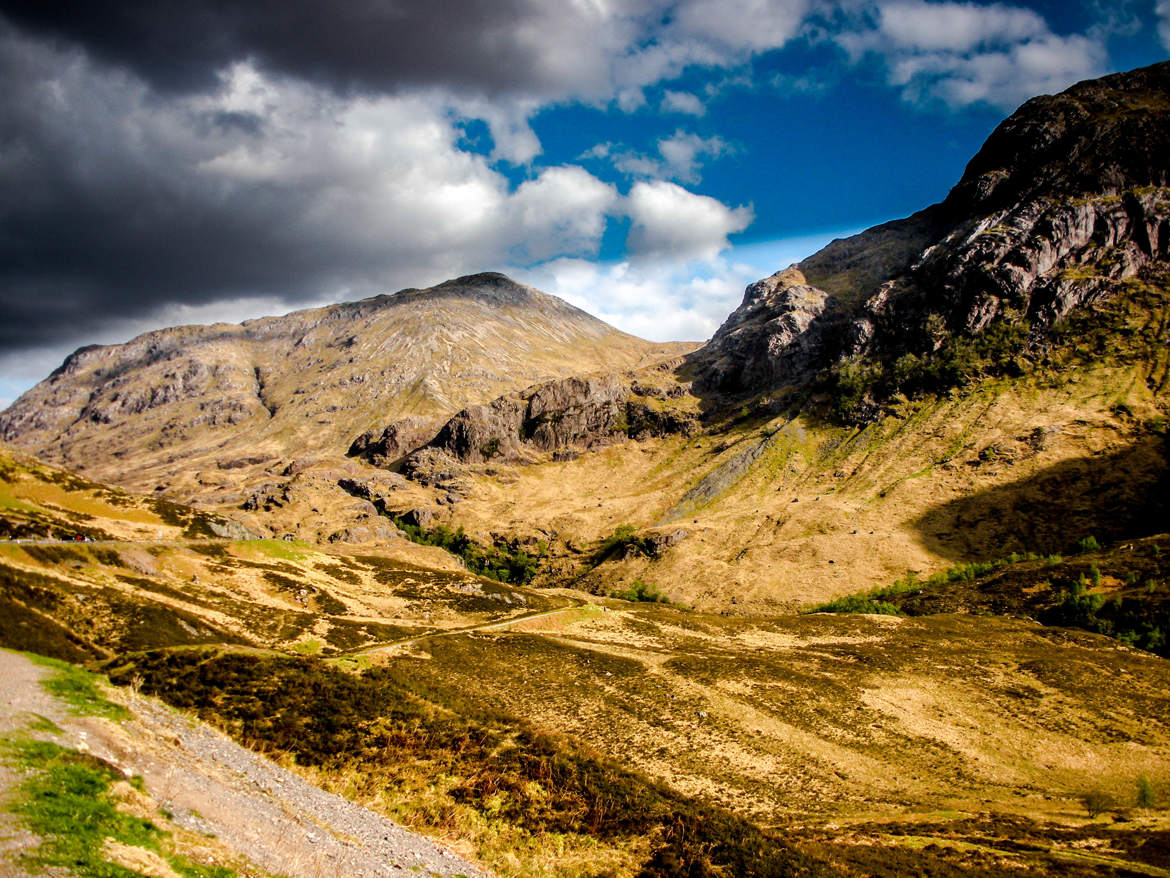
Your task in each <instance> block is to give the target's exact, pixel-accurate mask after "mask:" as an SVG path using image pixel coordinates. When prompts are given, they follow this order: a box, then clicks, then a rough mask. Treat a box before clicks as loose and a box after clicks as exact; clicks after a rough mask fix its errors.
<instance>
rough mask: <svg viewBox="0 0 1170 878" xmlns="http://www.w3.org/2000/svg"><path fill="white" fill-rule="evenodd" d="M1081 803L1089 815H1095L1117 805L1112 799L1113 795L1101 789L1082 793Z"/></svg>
mask: <svg viewBox="0 0 1170 878" xmlns="http://www.w3.org/2000/svg"><path fill="white" fill-rule="evenodd" d="M1081 804H1082V805H1084V806H1085V810H1086V811H1087V812H1089V816H1090V817H1097V816H1098V815H1100V814H1104V813H1105V812H1106V811H1112V810H1113V809H1114V808H1116V807H1117V803H1116V802H1114V801H1113V796H1111V795H1109V793H1106V792H1103V791H1102V790H1091V791H1089V792H1087V793H1084V794H1082V795H1081Z"/></svg>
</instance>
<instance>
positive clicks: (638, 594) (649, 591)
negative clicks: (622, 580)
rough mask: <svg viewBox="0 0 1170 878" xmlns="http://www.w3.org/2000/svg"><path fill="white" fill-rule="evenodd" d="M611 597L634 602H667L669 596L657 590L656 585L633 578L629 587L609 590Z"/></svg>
mask: <svg viewBox="0 0 1170 878" xmlns="http://www.w3.org/2000/svg"><path fill="white" fill-rule="evenodd" d="M609 596H610V597H611V598H617V599H618V600H622V601H633V602H635V603H648V604H669V603H671V600H670V598H668V597H667V596H666V595H664V594H663V593H662V592H661V591H659V590H658V586H656V585H652V584H650V583H648V582H643V581H642V580H640V579H635V580H634V581H633V583H631V584H630V587H629V588H626V589H621V590H618V591H613V592H610V595H609Z"/></svg>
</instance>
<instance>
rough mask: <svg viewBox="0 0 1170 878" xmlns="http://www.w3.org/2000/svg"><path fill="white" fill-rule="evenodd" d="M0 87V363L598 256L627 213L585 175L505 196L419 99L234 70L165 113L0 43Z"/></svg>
mask: <svg viewBox="0 0 1170 878" xmlns="http://www.w3.org/2000/svg"><path fill="white" fill-rule="evenodd" d="M0 77H2V78H3V80H4V82H5V83H6V88H5V89H4V90H2V91H0V130H3V131H4V132H5V133H6V140H5V142H4V146H3V149H2V150H0V311H2V315H3V318H4V319H3V325H2V326H0V348H3V349H13V348H22V349H23V348H29V347H32V346H36V345H40V344H45V343H54V342H57V341H59V340H62V339H67V338H68V339H72V338H74V337H76V336H83V337H85V336H90V337H92V336H95V335H101V334H103V333H105V332H106V330H107V329H109V328H110V327H124V326H126V325H127V324H126V323H125V321H127V320H131V321H132V320H134V319H137V318H141V317H143V316H144V315H159V314H162V313H164V312H165V309H166V308H167V307H168V306H177V305H179V304H180V303H182V304H186V305H189V306H194V307H201V306H205V305H208V306H209V305H212V304H214V303H231V302H239V301H254V300H265V301H267V300H276V301H279V302H280V303H282V305H283V306H284V310H288V309H289V308H291V307H294V306H296V305H298V304H301V303H306V302H317V301H321V300H322V299H324V298H329V297H335V298H341V297H345V298H358V297H361V296H364V295H370V294H373V293H376V292H384V291H387V290H394V289H400V288H402V287H406V286H422V285H425V284H427V283H431V282H437V281H440V280H443V279H445V278H447V277H451V276H455V275H457V274H460V273H466V272H468V271H475V270H483V269H485V268H487V267H498V266H501V265H502V264H504V263H505V262H506V261H508V260H510V259H513V260H514V259H517V258H520V257H523V258H525V259H531V260H538V259H549V258H553V257H555V256H558V255H562V256H563V255H584V254H589V253H595V252H596V250H597V247H598V244H599V242H600V239H601V235H602V234H603V232H604V229H605V217H606V215H607V213H612V212H614V211H620V210H621V209H622V207H621V205H620V204H619V200H620V199H619V196H618V193H617V192H616V190H615V189H614V188H613V187H612V186H610V185H609V184H606V183H603V182H602V181H600V180H598V179H597V178H596V177H594V176H593V175H592V174H590V173H588V172H587V171H585V170H584V169H582V168H580V167H555V168H547V169H544V170H542V171H540V172H539V173H538V174H537V175H536V176H535V177H534V178H533V179H531V180H529V181H527V182H525V183H523V184H522V185H520V186H519V187H517V188H515V189H513V188H512V187H511V186H510V185H509V183H508V180H507V179H506V178H505V177H504V176H503V175H502V174H500V173H499V172H498V171H496V170H494V169H493V168H492V167H491V165H490V163H489V160H488V159H487V158H485V157H483V156H478V155H474V154H471V153H467V152H463V151H461V150H460V149H459V148H458V142H459V137H460V129H459V128H458V126H457V125H456V124H455V118H454V117H453V115H452V113H451V111H450V110H449V108H448V107H446V106H445V105H444V104H443V103H442V102H441V101H439V100H437V99H436V98H435V97H434V96H433V95H430V94H424V93H419V94H411V95H406V94H404V95H397V96H362V95H355V96H339V95H336V94H333V93H332V92H329V91H323V90H321V89H319V88H316V87H315V86H313V85H311V84H308V83H305V82H302V81H299V80H292V79H281V78H274V77H272V76H270V75H267V74H264V73H263V72H261V71H258V70H256V69H255V68H252V67H251V66H250V65H247V64H236V65H234V66H233V67H232V68H230V69H229V70H227V71H225V72H224V73H223V75H222V77H221V85H220V88H219V90H218V91H217V92H215V93H212V94H190V95H184V96H172V97H171V98H169V99H167V100H160V99H158V97H157V96H156V95H155V93H154V92H152V91H151V90H150V89H149V88H148V87H146V85H145V84H143V83H141V82H140V81H139V80H137V79H136V78H135V77H133V76H131V75H130V74H126V73H121V74H119V73H112V72H111V71H109V70H108V69H103V68H101V67H100V66H98V65H95V64H94V62H92V61H90V60H89V59H87V58H86V57H85V56H84V55H83V54H81V53H79V52H77V51H76V50H67V49H66V50H62V49H54V48H50V47H47V46H45V45H42V44H39V43H36V42H32V41H28V40H25V39H21V38H20V37H18V36H17V35H15V34H13V33H11V32H8V33H0ZM160 309H163V310H160ZM86 340H89V339H88V338H87V339H86Z"/></svg>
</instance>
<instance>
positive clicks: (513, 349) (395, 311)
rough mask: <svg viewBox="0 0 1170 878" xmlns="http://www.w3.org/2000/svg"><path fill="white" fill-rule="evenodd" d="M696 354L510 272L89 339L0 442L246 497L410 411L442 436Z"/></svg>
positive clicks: (200, 492)
mask: <svg viewBox="0 0 1170 878" xmlns="http://www.w3.org/2000/svg"><path fill="white" fill-rule="evenodd" d="M688 349H689V347H688V346H686V345H681V346H680V345H673V346H672V345H665V346H663V345H656V344H652V343H649V342H645V341H642V340H640V339H637V338H634V337H632V336H629V335H626V334H624V333H621V332H618V331H617V330H615V329H613V328H612V327H610V326H608V325H606V324H604V323H602V322H601V321H599V320H596V319H595V318H593V317H590V316H589V315H588V314H586V313H585V312H583V311H580V310H579V309H577V308H574V307H572V306H571V305H568V304H567V303H565V302H563V301H561V300H559V299H557V298H555V297H553V296H549V295H546V294H544V293H541V292H540V291H538V290H535V289H532V288H531V287H526V286H523V285H521V284H517V283H515V282H513V281H511V280H510V279H508V278H506V277H504V276H503V275H499V274H480V275H472V276H468V277H463V278H459V279H457V280H452V281H448V282H446V283H443V284H440V285H438V286H436V287H433V288H431V289H427V290H403V291H401V292H399V293H395V294H394V295H385V296H377V297H375V298H372V299H366V300H363V301H360V302H352V303H345V304H339V305H330V306H327V307H324V308H316V309H312V310H308V311H298V312H295V313H293V314H288V315H286V316H284V317H271V318H264V319H259V320H249V321H247V322H245V323H243V324H240V325H238V326H229V325H226V324H220V325H215V326H183V327H176V328H173V329H165V330H160V331H157V332H150V333H146V334H145V335H142V336H140V337H138V338H136V339H134V340H133V341H130V342H128V343H126V344H121V345H111V346H104V347H89V348H82V349H81V350H78V351H77V352H75V353H74V354H72V355H71V356H70V357H69V358H68V359H67V360H66V361H65V362H64V363H63V364H62V365H61V367H60V368H59V369H58V370H57V371H55V372H54V373H53V374H52V375H51V376H49V377H48V378H47V379H45V381H43V382H41V383H40V384H38V385H37V386H36V387H34V388H33V389H32V390H30V391H29V392H28V393H26V394H24V395H23V396H22V397H21V398H20V399H18V400H17V401H16V402H15V403H14V404H13V405H12V406H11V407H10V408H9V409H8V410H7V411H6V412H4V413H3V415H0V437H3V438H4V439H5V441H7V442H9V443H11V444H13V445H15V446H16V447H18V448H20V449H22V450H25V451H29V452H31V453H34V454H36V455H38V456H40V457H41V458H42V459H45V460H47V461H50V462H53V463H58V464H61V465H64V466H67V467H70V468H72V469H74V470H77V471H80V472H84V473H86V474H88V475H90V476H92V477H95V478H100V479H105V480H108V481H113V482H117V483H119V484H122V485H124V486H126V487H132V488H135V489H140V490H143V489H144V490H154V489H155V488H156V487H157V486H161V487H162V489H164V490H165V491H166V492H167V493H168V496H172V497H176V498H182V499H191V498H195V497H198V498H200V499H203V500H205V501H206V500H208V499H209V497H212V495H215V494H216V493H217V491H218V493H219V494H228V495H230V494H239V495H240V497H239V499H240V500H242V499H243V497H244V496H246V492H244V490H243V488H242V487H241V486H247V485H253V486H254V483H255V482H257V481H263V480H264V478H265V472H266V469H268V468H272V467H273V466H275V469H276V470H280V469H283V468H284V467H285V466H286V465H287V464H288V463H289V462H290V461H291V460H293V459H294V458H298V459H301V460H312V459H313V458H315V457H326V458H329V457H333V458H335V459H341V458H342V454H343V452H344V451H345V450H346V449H347V448H348V447H349V446H350V444H351V443H352V442H353V441H354V439H355V438H356V437H357V436H359V435H360V434H361V433H363V432H364V431H366V430H368V429H369V428H370V427H372V426H375V425H384V424H385V423H387V422H388V421H392V420H399V419H403V418H407V417H414V418H417V419H420V420H421V421H422V422H423V423H424V424H425V423H428V422H429V421H431V420H433V419H437V423H436V424H435V430H436V431H437V429H438V426H440V425H441V424H442V421H444V420H446V418H448V417H450V416H451V415H452V414H454V413H455V412H456V411H458V410H459V409H461V408H463V407H465V406H467V405H469V404H473V403H479V402H486V401H490V400H491V399H493V398H495V397H497V396H499V395H500V394H501V393H504V392H506V391H510V390H516V389H520V388H523V387H526V386H528V385H530V384H534V383H536V382H538V381H542V380H548V379H551V378H556V377H561V376H567V375H571V374H578V373H589V372H593V371H597V370H615V369H616V370H621V369H627V368H632V367H634V366H637V365H639V364H642V363H646V362H653V361H654V360H655V359H660V358H663V357H666V356H669V355H671V354H674V353H678V352H683V351H686V350H688ZM424 432H425V430H424ZM431 435H433V433H432V434H431ZM427 438H429V437H427ZM129 461H133V465H132V466H128V465H127V463H128V462H129ZM302 468H303V466H302ZM218 499H219V500H220V501H221V502H230V500H228V501H224V499H223V497H219V498H218ZM238 502H239V501H238V500H237V505H238Z"/></svg>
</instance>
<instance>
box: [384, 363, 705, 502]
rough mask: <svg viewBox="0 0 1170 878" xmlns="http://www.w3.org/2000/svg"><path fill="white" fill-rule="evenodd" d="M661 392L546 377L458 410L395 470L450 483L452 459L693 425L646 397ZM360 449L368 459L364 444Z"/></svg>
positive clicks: (593, 442)
mask: <svg viewBox="0 0 1170 878" xmlns="http://www.w3.org/2000/svg"><path fill="white" fill-rule="evenodd" d="M666 396H667V392H666V391H661V390H659V389H657V388H656V387H651V386H641V385H639V386H637V387H635V386H634V385H633V384H632V383H631V381H629V380H627V379H623V378H622V377H620V376H617V375H605V376H594V377H587V378H564V379H560V380H557V381H549V382H546V383H544V384H539V385H536V386H535V387H530V388H528V389H527V390H525V391H522V392H521V393H518V394H513V395H509V396H502V397H499V398H498V399H495V400H492V401H491V402H490V403H487V404H486V405H476V406H470V407H469V408H466V409H464V410H463V411H461V412H459V413H458V414H457V415H455V417H453V418H451V420H449V421H448V422H447V423H446V424H444V425H443V427H442V429H441V430H439V433H438V435H437V436H435V438H434V439H433V440H431V441H430V442H429V443H427V447H425V448H423V449H421V450H419V451H416V452H415V453H413V454H411V455H409V456H408V457H407V458H406V461H405V464H404V466H403V472H404V473H405V474H407V475H408V476H409V477H410V478H412V479H414V480H416V481H419V482H421V483H423V484H427V485H432V486H439V487H443V486H446V485H448V484H456V485H457V483H458V478H459V467H460V464H480V463H485V462H487V461H490V460H493V459H496V458H499V459H502V460H508V461H515V460H519V459H523V456H524V452H525V450H531V451H544V452H558V451H561V450H562V449H567V448H578V449H587V448H593V447H596V446H599V445H605V444H609V443H613V442H617V441H620V440H622V439H626V438H629V437H634V438H645V437H647V436H652V435H654V436H663V435H667V434H669V433H689V432H690V431H692V430H694V429H697V426H698V422H697V418H696V417H695V416H694V415H692V414H689V413H685V412H681V411H675V410H671V409H668V408H655V407H654V406H653V405H651V404H650V401H651V400H654V399H657V398H663V397H666ZM394 426H395V425H391V426H390V427H388V428H387V430H391V429H393V428H394ZM363 456H366V457H367V459H370V460H371V461H372V462H373V458H371V457H369V456H368V453H367V452H363ZM456 491H457V492H458V487H456Z"/></svg>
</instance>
